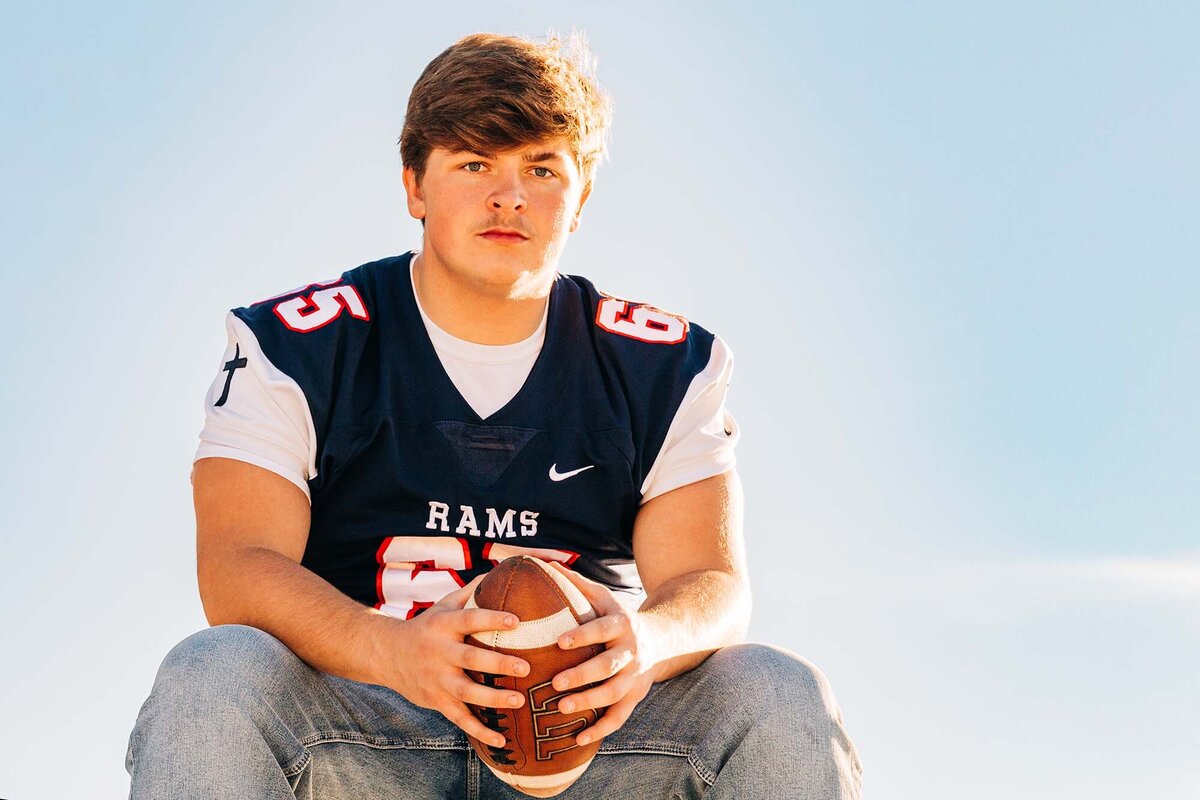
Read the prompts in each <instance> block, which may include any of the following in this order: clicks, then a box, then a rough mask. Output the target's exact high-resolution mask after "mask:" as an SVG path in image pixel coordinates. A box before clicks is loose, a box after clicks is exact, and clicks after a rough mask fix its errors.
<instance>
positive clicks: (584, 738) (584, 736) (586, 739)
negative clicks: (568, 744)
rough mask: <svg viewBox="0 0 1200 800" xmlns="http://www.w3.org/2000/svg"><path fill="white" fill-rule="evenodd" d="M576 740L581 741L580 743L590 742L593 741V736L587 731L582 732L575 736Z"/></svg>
mask: <svg viewBox="0 0 1200 800" xmlns="http://www.w3.org/2000/svg"><path fill="white" fill-rule="evenodd" d="M575 741H577V742H579V743H580V744H588V743H590V742H591V741H592V737H590V736H588V735H587V734H586V733H581V734H579V735H578V736H576V737H575Z"/></svg>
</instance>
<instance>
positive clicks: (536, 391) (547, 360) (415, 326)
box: [399, 250, 575, 427]
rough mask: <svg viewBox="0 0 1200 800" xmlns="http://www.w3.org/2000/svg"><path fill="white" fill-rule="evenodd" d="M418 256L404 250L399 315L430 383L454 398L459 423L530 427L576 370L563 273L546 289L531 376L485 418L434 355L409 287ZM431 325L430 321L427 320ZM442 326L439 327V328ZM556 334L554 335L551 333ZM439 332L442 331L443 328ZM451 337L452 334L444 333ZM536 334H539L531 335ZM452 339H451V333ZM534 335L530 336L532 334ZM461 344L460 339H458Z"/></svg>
mask: <svg viewBox="0 0 1200 800" xmlns="http://www.w3.org/2000/svg"><path fill="white" fill-rule="evenodd" d="M415 256H416V251H412V250H410V251H409V252H408V253H407V254H405V256H404V258H405V259H406V260H405V262H404V265H403V270H404V278H403V279H401V280H400V281H399V283H400V286H401V292H402V295H403V302H404V303H405V304H406V305H407V308H406V309H405V310H404V311H405V313H404V314H403V315H402V316H403V318H405V319H408V320H410V321H411V323H412V324H411V330H410V341H412V343H413V346H414V347H415V348H416V349H417V350H418V351H419V355H420V356H422V357H424V358H426V359H428V360H429V361H430V368H429V372H428V373H427V374H429V375H430V376H431V377H432V378H433V380H434V381H436V382H440V383H441V387H440V391H441V392H442V393H444V394H445V395H446V396H448V397H452V398H454V399H455V402H456V403H457V405H458V406H459V413H460V414H461V416H460V419H461V420H463V421H466V420H470V421H472V423H473V424H484V423H486V424H509V425H520V426H524V427H528V426H529V425H530V423H531V422H534V421H537V420H545V419H546V418H547V417H546V412H547V411H548V410H549V409H551V408H553V405H554V402H555V401H556V400H557V399H558V397H559V395H560V394H561V391H562V388H563V387H564V386H565V385H566V381H567V379H568V377H569V376H570V375H571V374H572V373H573V372H574V367H573V366H571V365H572V364H573V362H574V360H575V359H574V358H573V355H572V353H571V352H569V347H568V345H567V343H566V342H564V341H563V339H564V337H563V335H561V334H562V333H563V328H562V326H563V325H564V324H569V323H570V322H571V320H569V319H567V318H565V317H564V314H569V313H570V310H571V309H570V307H569V305H568V306H566V307H564V304H563V303H564V300H566V298H565V297H563V292H562V285H563V283H564V278H563V276H562V274H561V273H559V274H556V275H555V279H554V283H553V284H552V285H551V287H550V298H549V301H548V302H547V303H546V311H545V314H544V316H545V322H544V330H542V333H541V336H542V337H543V342H542V344H541V351H540V352H539V353H538V356H537V359H536V360H535V361H534V363H533V367H532V368H531V369H530V370H529V375H527V376H526V378H525V382H524V383H523V384H521V388H520V389H518V390H517V393H516V394H514V395H513V396H512V397H511V398H509V401H508V402H507V403H505V404H504V405H503V406H501V407H500V408H499V409H497V410H496V411H493V412H492V413H491V414H489V415H488V416H487V417H482V416H480V415H479V412H477V411H476V410H475V409H474V408H472V407H471V404H470V403H468V402H467V400H466V398H465V397H463V396H462V392H460V391H459V390H458V387H457V386H455V385H454V381H453V380H451V378H450V375H449V373H447V372H446V367H445V365H444V364H442V360H441V358H439V357H438V354H437V349H436V348H435V347H434V345H433V339H432V338H431V336H430V330H429V329H428V328H427V327H426V325H425V317H424V315H423V314H422V309H421V307H420V304H419V302H418V301H417V293H416V289H415V288H414V287H413V281H412V262H413V258H414V257H415ZM430 322H431V323H432V320H430ZM439 330H440V329H439ZM555 332H557V334H558V335H555ZM442 333H445V332H444V331H442ZM446 335H447V336H449V335H450V334H446ZM534 335H535V336H537V335H538V334H537V333H535V334H534ZM452 338H453V337H452ZM530 338H532V337H530ZM458 341H459V342H462V340H461V339H459V340H458ZM527 342H529V339H525V340H522V341H520V342H517V343H516V344H513V345H476V346H482V347H489V348H490V347H499V348H509V347H522V346H527V345H526V343H527ZM463 343H464V344H471V345H474V344H475V343H474V342H463ZM428 388H429V390H430V391H438V390H439V387H437V386H430V387H428Z"/></svg>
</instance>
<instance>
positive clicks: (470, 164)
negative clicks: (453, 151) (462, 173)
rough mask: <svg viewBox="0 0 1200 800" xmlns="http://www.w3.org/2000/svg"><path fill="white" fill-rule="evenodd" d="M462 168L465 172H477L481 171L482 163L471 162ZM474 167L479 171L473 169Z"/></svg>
mask: <svg viewBox="0 0 1200 800" xmlns="http://www.w3.org/2000/svg"><path fill="white" fill-rule="evenodd" d="M463 167H464V168H465V169H466V170H467V172H479V171H480V170H482V169H483V162H482V161H471V162H469V163H467V164H463ZM475 167H478V168H479V169H474V168H475Z"/></svg>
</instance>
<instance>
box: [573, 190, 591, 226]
mask: <svg viewBox="0 0 1200 800" xmlns="http://www.w3.org/2000/svg"><path fill="white" fill-rule="evenodd" d="M591 196H592V182H591V181H588V182H587V184H586V185H585V186H584V187H583V191H582V192H580V194H579V208H577V209H575V217H574V218H573V219H572V220H571V233H574V232H575V231H577V230H579V216H580V215H581V214H582V213H583V204H584V203H586V202H587V199H588V198H589V197H591Z"/></svg>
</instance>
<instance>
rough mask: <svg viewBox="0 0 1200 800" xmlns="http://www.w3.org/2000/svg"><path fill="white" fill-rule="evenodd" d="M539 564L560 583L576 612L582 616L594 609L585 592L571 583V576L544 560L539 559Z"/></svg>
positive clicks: (559, 585)
mask: <svg viewBox="0 0 1200 800" xmlns="http://www.w3.org/2000/svg"><path fill="white" fill-rule="evenodd" d="M537 565H538V566H539V567H541V568H542V570H543V571H545V573H546V574H547V575H549V576H550V577H551V578H553V579H554V582H555V583H556V584H558V588H559V589H561V590H562V593H563V594H565V595H566V596H567V599H568V600H570V601H571V608H573V609H575V613H576V614H578V615H579V616H581V617H582V616H583V615H584V614H586V613H588V612H589V611H591V610H592V604H591V603H589V602H588V600H587V598H586V597H584V596H583V592H581V591H579V590H578V589H576V588H575V584H573V583H571V579H570V578H568V577H567V576H566V575H563V574H562V573H561V572H559V571H558V570H556V569H555V568H554V567H552V566H550V565H549V564H547V563H545V562H543V561H537Z"/></svg>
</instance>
